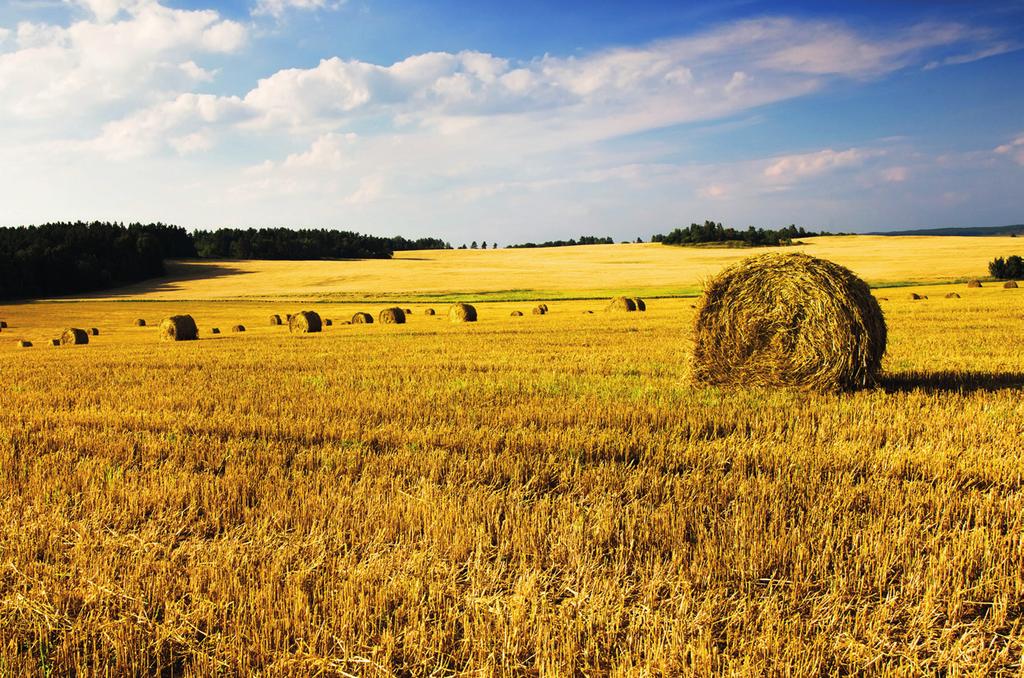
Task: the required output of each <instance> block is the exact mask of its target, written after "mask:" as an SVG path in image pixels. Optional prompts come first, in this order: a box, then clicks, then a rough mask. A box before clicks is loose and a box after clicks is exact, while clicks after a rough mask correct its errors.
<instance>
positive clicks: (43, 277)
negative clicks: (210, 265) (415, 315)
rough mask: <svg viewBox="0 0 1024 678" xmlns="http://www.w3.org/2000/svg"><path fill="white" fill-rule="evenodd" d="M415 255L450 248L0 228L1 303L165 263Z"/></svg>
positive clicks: (274, 232) (182, 232)
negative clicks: (396, 253) (5, 300)
mask: <svg viewBox="0 0 1024 678" xmlns="http://www.w3.org/2000/svg"><path fill="white" fill-rule="evenodd" d="M412 249H419V250H422V249H451V245H450V244H448V243H446V242H444V241H443V240H440V239H438V238H420V239H416V240H409V239H407V238H403V237H401V236H396V237H394V238H380V237H376V236H370V235H363V234H360V233H353V232H351V231H335V230H331V229H304V230H295V229H289V228H260V229H254V228H250V229H238V228H221V229H217V230H215V231H195V232H189V231H187V230H186V229H184V228H182V227H180V226H170V225H167V224H162V223H155V224H128V225H127V226H126V225H124V224H116V223H108V222H100V221H94V222H89V223H86V222H73V223H71V222H66V223H65V222H61V223H52V224H42V225H40V226H20V227H17V228H0V299H23V298H30V297H45V296H57V295H62V294H77V293H79V292H91V291H96V290H102V289H106V288H109V287H116V286H118V285H125V284H129V283H134V282H139V281H141V280H145V279H147V278H154V277H157V276H161V275H163V274H164V273H165V269H164V260H165V259H194V258H201V259H294V260H301V259H386V258H389V257H391V255H392V253H393V252H396V251H403V250H412Z"/></svg>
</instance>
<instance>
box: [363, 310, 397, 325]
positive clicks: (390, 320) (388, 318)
mask: <svg viewBox="0 0 1024 678" xmlns="http://www.w3.org/2000/svg"><path fill="white" fill-rule="evenodd" d="M353 320H354V318H353ZM377 320H379V321H380V323H381V324H382V325H402V324H403V323H405V311H403V310H402V309H400V308H398V307H397V306H392V307H391V308H385V309H384V310H383V311H381V312H380V314H378V316H377Z"/></svg>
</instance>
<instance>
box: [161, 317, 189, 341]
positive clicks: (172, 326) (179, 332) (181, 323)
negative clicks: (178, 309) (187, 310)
mask: <svg viewBox="0 0 1024 678" xmlns="http://www.w3.org/2000/svg"><path fill="white" fill-rule="evenodd" d="M198 338H199V328H198V327H196V321H195V320H193V319H192V316H190V315H172V316H171V317H170V318H164V321H163V322H162V323H160V340H161V341H195V340H196V339H198Z"/></svg>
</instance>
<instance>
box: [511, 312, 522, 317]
mask: <svg viewBox="0 0 1024 678" xmlns="http://www.w3.org/2000/svg"><path fill="white" fill-rule="evenodd" d="M509 315H511V316H512V317H513V318H522V317H523V312H522V311H512V313H510V314H509Z"/></svg>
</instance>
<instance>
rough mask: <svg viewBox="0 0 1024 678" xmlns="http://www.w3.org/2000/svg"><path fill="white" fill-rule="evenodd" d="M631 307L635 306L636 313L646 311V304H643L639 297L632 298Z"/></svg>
mask: <svg viewBox="0 0 1024 678" xmlns="http://www.w3.org/2000/svg"><path fill="white" fill-rule="evenodd" d="M633 305H634V306H636V310H638V311H646V310H647V302H645V301H644V300H643V299H641V298H640V297H633Z"/></svg>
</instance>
